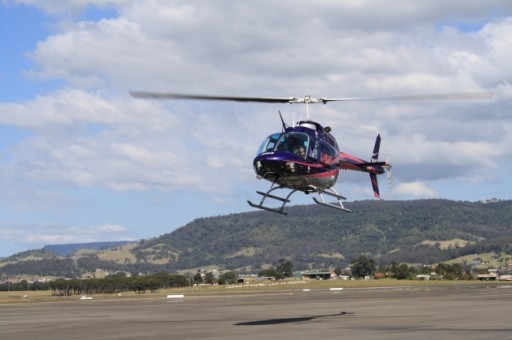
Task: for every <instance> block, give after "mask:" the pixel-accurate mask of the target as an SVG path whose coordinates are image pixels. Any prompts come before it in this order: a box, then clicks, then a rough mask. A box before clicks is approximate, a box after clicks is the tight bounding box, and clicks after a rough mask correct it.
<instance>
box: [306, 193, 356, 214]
mask: <svg viewBox="0 0 512 340" xmlns="http://www.w3.org/2000/svg"><path fill="white" fill-rule="evenodd" d="M317 192H318V195H319V196H320V199H321V201H319V200H318V199H317V198H316V197H313V201H315V203H317V204H320V205H323V206H325V207H329V208H334V209H338V210H341V211H344V212H350V209H347V208H345V207H344V206H343V201H345V200H346V199H347V198H346V197H344V196H341V195H339V194H338V193H337V192H336V190H334V189H332V188H329V189H325V190H317ZM322 194H325V195H328V196H331V197H334V198H336V199H337V200H338V204H334V203H326V202H325V200H324V196H323V195H322Z"/></svg>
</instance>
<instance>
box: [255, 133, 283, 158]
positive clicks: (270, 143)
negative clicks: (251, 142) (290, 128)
mask: <svg viewBox="0 0 512 340" xmlns="http://www.w3.org/2000/svg"><path fill="white" fill-rule="evenodd" d="M279 137H281V134H280V133H274V134H272V135H270V136H268V137H267V138H265V140H264V141H263V143H261V145H260V148H259V149H258V155H260V154H262V153H264V152H269V151H273V150H274V147H275V146H276V144H277V140H278V139H279Z"/></svg>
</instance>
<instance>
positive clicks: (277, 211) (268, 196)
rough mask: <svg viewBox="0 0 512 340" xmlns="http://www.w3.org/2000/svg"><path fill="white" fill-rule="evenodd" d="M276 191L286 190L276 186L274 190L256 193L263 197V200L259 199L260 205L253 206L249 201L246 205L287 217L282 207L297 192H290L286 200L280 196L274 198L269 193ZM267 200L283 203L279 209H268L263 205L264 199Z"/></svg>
mask: <svg viewBox="0 0 512 340" xmlns="http://www.w3.org/2000/svg"><path fill="white" fill-rule="evenodd" d="M278 189H286V187H282V186H277V187H275V188H270V190H269V191H267V192H261V191H256V193H258V194H260V195H261V196H263V198H262V199H261V201H260V203H259V204H254V203H252V202H251V201H247V203H249V205H250V206H251V207H253V208H258V209H263V210H267V211H271V212H275V213H278V214H281V215H288V214H287V213H285V212H284V211H283V209H284V206H285V205H286V203H290V200H289V198H290V196H291V195H292V194H293V193H294V192H295V191H297V189H295V190H292V191H291V192H290V193H289V194H288V196H286V198H283V197H280V196H276V195H271V194H270V193H271V192H272V191H274V190H278ZM267 198H271V199H274V200H277V201H281V202H283V204H282V205H281V207H280V208H269V207H266V206H264V205H263V202H264V201H265V199H267Z"/></svg>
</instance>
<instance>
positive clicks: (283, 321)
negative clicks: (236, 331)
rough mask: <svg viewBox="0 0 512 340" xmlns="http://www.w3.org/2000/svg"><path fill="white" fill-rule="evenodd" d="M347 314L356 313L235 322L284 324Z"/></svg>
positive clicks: (247, 324)
mask: <svg viewBox="0 0 512 340" xmlns="http://www.w3.org/2000/svg"><path fill="white" fill-rule="evenodd" d="M345 315H355V313H352V312H341V313H337V314H327V315H314V316H303V317H297V318H283V319H268V320H256V321H247V322H239V323H235V324H234V325H235V326H263V325H277V324H283V323H296V322H305V321H311V320H315V319H320V318H327V317H333V316H345Z"/></svg>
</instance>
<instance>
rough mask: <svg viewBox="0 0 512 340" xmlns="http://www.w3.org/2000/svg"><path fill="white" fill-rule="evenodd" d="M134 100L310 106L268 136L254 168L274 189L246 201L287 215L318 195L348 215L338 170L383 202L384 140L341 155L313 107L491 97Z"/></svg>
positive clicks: (160, 95)
mask: <svg viewBox="0 0 512 340" xmlns="http://www.w3.org/2000/svg"><path fill="white" fill-rule="evenodd" d="M130 94H131V95H132V96H134V97H136V98H144V99H189V100H224V101H237V102H259V103H302V104H306V105H307V119H306V120H305V121H300V122H298V123H297V124H294V126H288V125H287V124H285V122H284V120H283V118H282V116H281V114H280V117H281V122H282V131H281V132H278V133H273V134H271V135H270V136H268V137H267V138H266V139H265V140H264V141H263V143H262V144H261V146H260V148H259V149H258V152H257V155H256V158H254V161H253V166H254V171H255V172H256V175H257V178H259V179H265V180H267V181H270V182H271V183H272V184H271V186H270V188H269V189H268V190H267V191H266V192H261V191H257V193H258V194H260V195H261V196H262V199H261V201H260V202H259V203H258V204H255V203H253V202H251V201H247V202H248V203H249V205H251V206H252V207H254V208H258V209H263V210H267V211H272V212H276V213H279V214H283V215H286V212H284V211H283V209H284V207H285V205H286V204H287V203H289V202H290V197H291V195H292V194H294V193H295V192H297V191H301V192H303V193H305V194H310V193H316V194H318V195H319V197H320V200H318V199H317V198H316V197H314V198H313V200H314V201H315V203H317V204H320V205H323V206H327V207H330V208H335V209H338V210H342V211H346V212H349V211H350V210H349V209H347V208H345V207H344V206H343V201H344V200H346V198H345V197H343V196H341V195H340V194H338V193H337V192H336V190H335V189H334V188H333V186H334V185H335V184H336V181H337V179H338V176H339V172H340V170H353V171H361V172H366V173H368V174H369V175H370V180H371V184H372V188H373V193H374V196H375V197H376V198H380V193H379V184H378V181H377V175H381V174H384V173H386V172H387V173H388V174H389V175H390V172H391V164H389V163H387V162H382V161H379V160H378V157H379V149H380V142H381V137H380V135H377V139H376V140H375V146H374V148H373V153H372V156H371V160H370V161H365V160H363V159H361V158H359V157H356V156H353V155H350V154H347V153H345V152H341V151H340V150H339V147H338V144H337V142H336V140H335V139H334V137H333V136H332V135H331V133H330V132H331V128H330V127H328V126H325V127H324V126H322V125H320V124H318V123H316V122H314V121H312V120H310V119H309V104H316V103H321V104H326V103H328V102H331V101H366V100H436V99H488V98H490V97H491V96H492V93H490V92H474V93H452V94H434V95H409V96H395V97H370V98H312V97H310V96H306V97H301V98H297V97H285V98H272V97H233V96H210V95H195V94H178V93H165V92H145V91H131V92H130ZM278 190H289V191H290V192H289V193H288V194H287V195H286V196H278V195H276V194H275V191H278ZM323 195H327V196H330V197H333V198H334V199H336V200H337V202H336V203H329V202H326V201H325V199H324V196H323ZM267 199H271V200H275V201H279V202H281V206H280V207H279V208H273V207H269V206H267V205H265V204H264V203H265V200H267Z"/></svg>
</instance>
